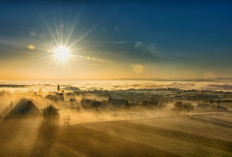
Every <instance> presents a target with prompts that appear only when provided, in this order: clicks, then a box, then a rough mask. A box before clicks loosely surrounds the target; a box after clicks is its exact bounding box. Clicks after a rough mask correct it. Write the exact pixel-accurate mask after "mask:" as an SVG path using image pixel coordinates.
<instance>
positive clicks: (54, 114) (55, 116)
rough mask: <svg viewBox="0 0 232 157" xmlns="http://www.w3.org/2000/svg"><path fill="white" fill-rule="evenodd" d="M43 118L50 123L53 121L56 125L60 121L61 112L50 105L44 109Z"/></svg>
mask: <svg viewBox="0 0 232 157" xmlns="http://www.w3.org/2000/svg"><path fill="white" fill-rule="evenodd" d="M42 114H43V118H44V119H45V120H48V121H53V122H54V124H55V123H56V122H57V121H58V120H59V118H60V114H59V110H58V109H57V108H55V107H54V106H53V105H49V106H47V107H45V108H43V109H42Z"/></svg>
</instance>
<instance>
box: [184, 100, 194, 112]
mask: <svg viewBox="0 0 232 157" xmlns="http://www.w3.org/2000/svg"><path fill="white" fill-rule="evenodd" d="M183 109H184V110H185V111H186V112H187V115H188V112H190V111H193V105H192V104H191V103H184V105H183Z"/></svg>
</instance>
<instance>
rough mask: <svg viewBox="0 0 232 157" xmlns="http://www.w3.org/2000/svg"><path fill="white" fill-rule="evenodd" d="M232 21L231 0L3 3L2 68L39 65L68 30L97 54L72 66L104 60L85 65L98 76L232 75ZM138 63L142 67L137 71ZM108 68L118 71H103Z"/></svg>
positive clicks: (84, 51)
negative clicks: (32, 62)
mask: <svg viewBox="0 0 232 157" xmlns="http://www.w3.org/2000/svg"><path fill="white" fill-rule="evenodd" d="M231 19H232V3H231V2H229V1H191V0H189V1H181V0H176V1H175V0H173V1H165V0H164V1H158V0H156V1H148V0H147V1H133V2H132V1H111V2H109V1H104V0H99V1H97V0H96V1H93V0H92V1H90V0H89V1H88V0H87V1H49V0H48V1H26V0H24V1H0V28H1V29H0V61H1V62H2V63H0V64H1V65H5V66H6V67H9V68H8V69H9V70H8V73H6V72H5V71H6V70H4V69H2V70H0V72H2V73H3V74H4V75H6V77H5V78H11V77H10V76H12V78H17V74H14V75H11V73H15V71H17V70H20V71H21V72H23V73H25V74H26V73H27V72H28V71H26V70H25V67H23V66H21V69H17V68H16V69H14V67H10V64H11V65H12V62H13V61H14V62H22V60H24V59H25V60H28V58H29V59H30V60H32V59H34V60H35V62H34V64H35V65H36V64H37V62H40V61H37V60H40V59H42V58H43V57H46V56H50V55H51V54H49V53H47V52H46V50H47V49H49V46H48V45H56V44H55V41H54V37H55V38H60V39H61V38H62V39H63V40H64V41H66V39H67V36H68V34H69V33H71V34H72V35H71V38H70V40H69V42H68V46H69V45H72V43H75V44H74V45H73V47H72V49H73V51H72V54H73V55H75V56H79V60H78V61H80V56H82V57H84V58H87V57H89V58H92V60H91V59H88V60H87V61H81V62H83V65H80V64H79V65H77V64H76V63H74V64H72V63H73V62H75V61H73V62H71V61H70V63H69V64H70V65H71V66H72V67H73V68H74V70H75V67H77V66H79V67H80V66H82V67H85V66H86V64H88V65H91V64H92V65H100V64H101V65H100V68H96V67H94V68H91V67H88V68H86V70H90V71H97V73H98V74H97V76H96V77H97V78H127V77H131V78H161V77H168V78H172V77H173V78H177V77H179V78H191V77H198V78H200V77H217V78H218V77H232V74H230V73H229V70H230V67H231V64H232V63H231V59H232V53H231V51H232V44H231V43H232V38H231V36H232V29H231V28H232V20H231ZM72 28H73V31H72V32H71V30H72ZM49 31H50V33H49ZM61 32H62V33H61ZM62 34H63V35H62ZM52 35H53V36H54V37H52ZM61 36H62V37H61ZM75 41H78V42H75ZM28 45H34V46H35V49H33V51H31V50H29V49H28ZM51 49H52V48H51ZM35 58H36V59H35ZM38 58H39V59H38ZM16 60H17V61H16ZM28 64H29V63H28ZM30 64H31V63H30ZM84 64H85V65H84ZM118 65H120V66H119V67H120V68H122V69H126V70H127V71H126V70H125V71H124V72H120V69H119V68H116V67H117V66H118ZM137 65H141V66H142V69H143V70H142V72H139V73H136V72H135V71H133V68H134V66H137ZM25 66H27V65H25ZM107 66H108V67H109V68H108V69H106V68H103V67H107ZM32 67H33V65H32ZM36 67H37V66H34V68H36ZM79 67H77V69H78V68H79ZM110 67H111V68H110ZM131 67H132V70H131V71H129V70H130V68H131ZM18 68H19V67H18ZM77 69H76V70H77ZM154 69H155V70H154ZM50 70H51V69H50ZM29 71H30V72H32V71H33V69H30V70H29ZM41 71H42V70H41ZM108 71H118V73H117V75H116V76H114V74H113V73H112V74H111V75H110V76H107V77H106V76H105V74H104V73H108ZM47 73H49V72H47ZM37 75H38V74H37ZM37 75H34V76H31V77H29V78H36V76H37ZM41 75H45V73H41ZM83 75H85V74H84V73H83ZM8 76H9V77H8ZM56 77H60V76H56ZM88 77H94V75H93V76H92V75H91V76H90V75H86V78H88ZM41 78H43V77H41ZM44 78H46V77H45V76H44ZM49 78H50V77H49ZM51 78H52V77H51ZM70 78H79V76H75V75H72V76H71V75H70ZM81 78H82V77H81ZM83 78H85V77H84V76H83Z"/></svg>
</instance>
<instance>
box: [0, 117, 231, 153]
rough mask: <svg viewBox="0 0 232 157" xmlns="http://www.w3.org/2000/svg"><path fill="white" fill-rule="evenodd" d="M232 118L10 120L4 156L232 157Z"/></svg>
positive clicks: (4, 127) (2, 134)
mask: <svg viewBox="0 0 232 157" xmlns="http://www.w3.org/2000/svg"><path fill="white" fill-rule="evenodd" d="M231 118H232V115H231V114H227V113H223V114H220V115H192V116H180V117H174V118H161V119H159V118H153V119H152V118H151V119H143V120H127V121H125V120H120V121H117V120H115V121H107V122H93V123H82V124H72V125H60V126H54V125H48V124H47V123H46V122H44V121H42V120H41V119H40V118H33V119H21V120H6V121H2V123H1V126H0V141H1V142H0V156H1V157H5V156H6V157H7V156H13V157H14V156H17V157H18V156H26V157H27V156H28V157H29V156H33V157H34V156H38V157H39V156H159V157H160V156H161V157H162V156H186V157H189V156H232V136H231V135H232V124H231Z"/></svg>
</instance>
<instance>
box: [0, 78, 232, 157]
mask: <svg viewBox="0 0 232 157" xmlns="http://www.w3.org/2000/svg"><path fill="white" fill-rule="evenodd" d="M229 83H230V80H211V81H209V80H208V81H206V80H200V81H199V80H198V81H194V80H191V81H190V80H189V81H186V80H185V81H154V80H146V81H145V80H122V81H119V80H118V81H113V80H112V81H1V84H0V88H1V90H0V98H1V99H0V118H1V119H0V139H1V142H0V146H1V147H0V156H8V155H9V154H11V156H26V157H27V156H28V157H29V156H38V157H39V156H51V157H53V156H165V157H166V156H186V157H189V156H196V155H197V156H231V155H232V149H231V148H232V138H231V137H232V136H231V135H232V125H231V120H232V114H231V111H232V92H230V87H229ZM103 147H104V148H107V149H103ZM179 148H181V149H179ZM125 150H126V151H125Z"/></svg>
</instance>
